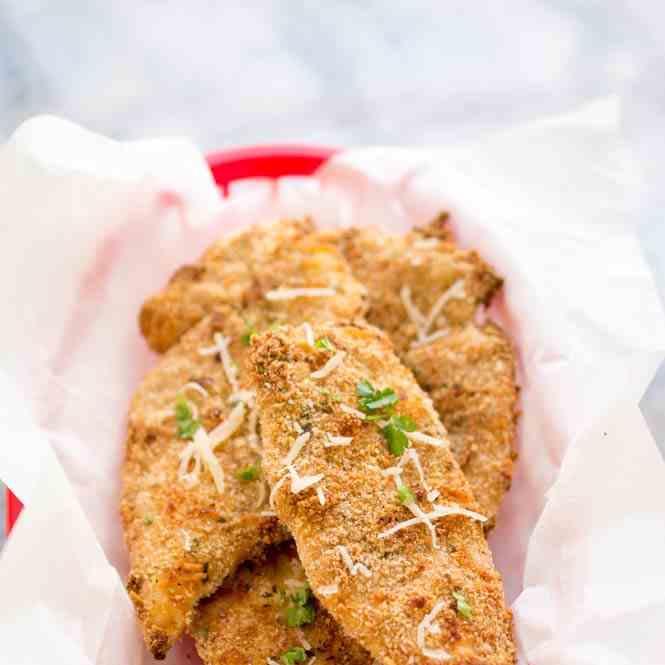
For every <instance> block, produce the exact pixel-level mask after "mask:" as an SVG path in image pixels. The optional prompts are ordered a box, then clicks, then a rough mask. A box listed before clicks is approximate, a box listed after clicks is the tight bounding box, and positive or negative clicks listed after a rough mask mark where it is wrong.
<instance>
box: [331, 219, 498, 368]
mask: <svg viewBox="0 0 665 665" xmlns="http://www.w3.org/2000/svg"><path fill="white" fill-rule="evenodd" d="M438 224H439V222H437V220H435V222H434V223H433V224H432V225H430V226H429V227H425V228H424V229H414V230H413V231H410V232H409V233H407V234H405V235H394V234H387V233H383V232H381V231H380V230H378V229H375V228H362V229H358V228H351V229H346V230H343V231H334V232H328V233H324V234H322V237H323V238H324V239H325V240H326V241H328V242H337V244H338V245H339V246H340V248H341V249H342V252H343V253H344V256H345V257H346V259H347V261H348V262H349V264H350V266H351V270H352V272H353V274H354V276H355V277H356V279H357V280H358V281H360V282H361V283H362V284H364V285H365V287H366V288H367V291H368V294H369V309H368V311H367V315H366V318H367V320H368V321H369V322H370V323H372V324H373V325H375V326H377V327H379V328H381V329H382V330H384V331H385V332H387V333H388V335H390V338H391V340H392V341H393V344H394V345H395V349H396V351H397V354H398V355H399V356H402V355H403V354H404V353H406V352H407V351H408V350H409V348H410V347H411V345H412V344H413V343H414V342H418V341H419V340H420V341H422V339H427V337H429V336H430V335H432V334H434V333H435V331H436V330H438V329H440V328H441V327H448V326H455V325H462V324H465V323H467V322H468V321H470V320H471V319H472V318H473V316H474V314H475V311H476V308H477V307H478V305H481V304H483V305H487V304H489V302H490V300H491V299H492V296H493V295H494V294H495V293H496V291H497V290H498V289H499V288H500V286H501V282H502V281H501V279H500V278H499V277H498V276H497V274H496V273H495V272H494V270H493V268H492V267H491V266H490V265H489V264H487V263H486V262H485V261H483V259H482V258H481V257H480V256H479V255H478V254H477V252H475V251H469V250H463V249H460V248H459V247H456V246H455V245H454V244H453V243H452V242H450V241H449V240H447V239H441V238H440V237H439V235H440V234H439V235H437V234H436V233H434V231H435V229H436V228H438ZM409 302H411V303H412V305H413V307H409V306H408V303H409ZM414 318H415V319H417V320H414Z"/></svg>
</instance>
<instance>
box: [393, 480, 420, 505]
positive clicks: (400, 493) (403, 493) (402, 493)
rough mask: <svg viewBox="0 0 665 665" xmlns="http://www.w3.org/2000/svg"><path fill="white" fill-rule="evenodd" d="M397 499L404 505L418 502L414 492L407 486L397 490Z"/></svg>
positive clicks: (401, 486)
mask: <svg viewBox="0 0 665 665" xmlns="http://www.w3.org/2000/svg"><path fill="white" fill-rule="evenodd" d="M397 498H398V499H399V500H400V501H401V502H402V503H403V504H404V505H407V504H409V503H413V502H414V501H415V500H416V497H415V496H413V492H412V491H411V490H410V489H409V488H408V487H407V486H406V485H400V486H399V487H398V488H397Z"/></svg>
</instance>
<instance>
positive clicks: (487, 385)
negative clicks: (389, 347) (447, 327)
mask: <svg viewBox="0 0 665 665" xmlns="http://www.w3.org/2000/svg"><path fill="white" fill-rule="evenodd" d="M404 362H405V363H406V365H407V366H408V367H411V368H412V369H413V371H414V373H415V376H416V379H417V380H418V383H419V384H420V385H421V387H423V388H424V389H425V390H426V391H427V392H428V393H429V395H430V397H431V398H432V401H433V403H434V406H435V408H436V410H437V412H438V413H439V416H440V417H441V420H442V422H443V424H444V425H445V427H446V429H447V430H448V434H449V436H450V439H451V442H452V447H453V452H454V454H455V458H456V459H457V461H458V463H459V464H460V466H461V467H462V471H464V475H465V476H466V478H467V480H468V481H469V484H470V485H471V489H472V490H473V495H474V497H475V498H476V501H477V502H478V504H479V506H480V511H481V512H482V513H483V514H485V515H487V516H489V517H492V518H493V517H494V516H495V515H496V512H497V511H498V509H499V505H500V503H501V499H502V498H503V496H504V494H505V493H506V492H507V491H508V489H510V481H511V478H512V468H513V457H514V453H513V441H514V439H515V427H516V418H517V410H516V402H517V389H516V385H515V355H514V352H513V349H512V346H511V344H510V341H509V340H508V338H507V337H506V334H505V333H504V332H503V331H502V330H501V328H499V327H498V326H496V325H494V324H492V323H487V324H485V325H483V326H481V327H478V326H475V325H473V324H467V325H466V326H464V327H461V328H455V329H453V330H451V331H450V334H448V335H446V336H444V337H440V338H439V339H436V340H434V341H432V342H431V343H429V344H425V345H422V346H419V347H416V348H413V349H411V350H410V351H408V352H407V354H406V355H405V356H404ZM492 521H493V520H492Z"/></svg>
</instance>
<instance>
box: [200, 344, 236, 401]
mask: <svg viewBox="0 0 665 665" xmlns="http://www.w3.org/2000/svg"><path fill="white" fill-rule="evenodd" d="M213 340H214V342H215V344H214V346H209V347H207V348H205V349H199V354H200V355H202V356H212V355H215V354H217V353H218V354H219V357H220V358H221V359H222V365H224V373H225V374H226V378H227V380H228V382H229V385H230V386H231V390H232V391H233V392H236V391H237V390H238V370H237V368H236V366H235V364H234V363H233V359H232V358H231V354H230V353H229V340H228V339H227V338H226V337H224V335H222V333H220V332H216V333H215V334H214V335H213Z"/></svg>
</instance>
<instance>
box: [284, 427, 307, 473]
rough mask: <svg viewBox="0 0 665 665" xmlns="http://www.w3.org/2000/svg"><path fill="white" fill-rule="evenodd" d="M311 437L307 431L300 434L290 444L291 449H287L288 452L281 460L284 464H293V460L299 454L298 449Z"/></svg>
mask: <svg viewBox="0 0 665 665" xmlns="http://www.w3.org/2000/svg"><path fill="white" fill-rule="evenodd" d="M310 437H311V434H310V433H309V432H305V433H303V434H301V435H300V436H299V437H298V438H297V439H296V440H295V441H294V442H293V445H292V446H291V450H289V452H288V454H287V455H286V457H285V458H284V459H283V460H282V461H283V462H284V465H285V466H290V465H291V464H293V462H294V460H295V458H296V457H298V455H299V454H300V451H301V450H302V448H303V446H304V445H305V444H306V443H307V442H308V441H309V439H310Z"/></svg>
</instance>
